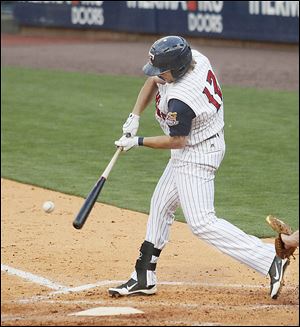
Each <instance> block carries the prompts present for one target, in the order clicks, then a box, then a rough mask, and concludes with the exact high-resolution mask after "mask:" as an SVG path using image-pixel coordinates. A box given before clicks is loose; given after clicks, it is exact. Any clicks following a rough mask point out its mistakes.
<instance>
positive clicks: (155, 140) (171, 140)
mask: <svg viewBox="0 0 300 327" xmlns="http://www.w3.org/2000/svg"><path fill="white" fill-rule="evenodd" d="M186 141H187V138H186V137H185V136H175V137H171V136H168V135H161V136H150V137H144V139H143V145H144V146H147V147H149V148H153V149H181V148H183V147H184V146H185V145H186Z"/></svg>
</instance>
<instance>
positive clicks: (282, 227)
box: [266, 215, 296, 259]
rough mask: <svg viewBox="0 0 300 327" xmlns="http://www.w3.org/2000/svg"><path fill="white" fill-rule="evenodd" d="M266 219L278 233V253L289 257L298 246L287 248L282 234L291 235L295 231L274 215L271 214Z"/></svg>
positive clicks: (283, 256) (283, 257)
mask: <svg viewBox="0 0 300 327" xmlns="http://www.w3.org/2000/svg"><path fill="white" fill-rule="evenodd" d="M266 221H267V223H268V224H269V225H270V226H271V228H272V229H273V230H274V231H275V232H277V233H278V237H276V238H275V250H276V254H277V255H278V256H279V257H280V258H282V259H285V258H289V257H290V256H291V255H293V253H294V252H295V250H296V247H293V248H289V249H286V248H285V247H284V243H283V241H282V239H281V234H286V235H291V234H292V233H293V231H292V229H291V227H290V226H289V225H288V224H286V223H285V222H283V221H281V220H279V219H278V218H276V217H274V216H272V215H269V216H268V217H267V218H266Z"/></svg>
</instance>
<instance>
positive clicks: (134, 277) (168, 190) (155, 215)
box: [109, 164, 179, 296]
mask: <svg viewBox="0 0 300 327" xmlns="http://www.w3.org/2000/svg"><path fill="white" fill-rule="evenodd" d="M178 201H179V199H178V194H177V190H176V186H175V182H174V176H173V168H172V166H171V165H170V164H168V165H167V167H166V169H165V171H164V173H163V175H162V176H161V178H160V180H159V182H158V184H157V186H156V188H155V191H154V193H153V196H152V199H151V205H150V213H149V218H148V223H147V231H146V237H145V241H144V242H143V243H142V245H141V248H140V256H139V258H138V259H137V261H136V265H135V270H134V271H133V273H132V274H131V278H130V280H129V281H128V282H126V283H125V284H123V285H120V286H118V287H116V288H110V289H109V294H110V295H116V296H118V295H130V294H153V293H155V292H156V283H157V278H156V271H155V269H156V263H157V260H158V257H159V255H160V252H161V250H162V249H163V247H164V246H165V245H166V243H167V242H168V240H169V233H170V227H171V225H172V223H173V222H174V212H175V211H176V209H177V207H178V204H179V202H178Z"/></svg>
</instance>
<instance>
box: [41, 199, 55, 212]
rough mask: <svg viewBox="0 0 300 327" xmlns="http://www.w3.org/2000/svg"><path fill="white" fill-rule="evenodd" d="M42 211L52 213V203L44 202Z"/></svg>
mask: <svg viewBox="0 0 300 327" xmlns="http://www.w3.org/2000/svg"><path fill="white" fill-rule="evenodd" d="M43 209H44V211H45V212H47V213H50V212H52V211H53V210H54V203H53V202H52V201H46V202H44V204H43Z"/></svg>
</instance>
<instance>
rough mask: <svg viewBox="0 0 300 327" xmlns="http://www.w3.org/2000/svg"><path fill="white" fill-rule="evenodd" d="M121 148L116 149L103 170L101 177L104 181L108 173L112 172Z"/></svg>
mask: <svg viewBox="0 0 300 327" xmlns="http://www.w3.org/2000/svg"><path fill="white" fill-rule="evenodd" d="M121 151H122V148H117V151H116V152H115V154H114V156H113V157H112V158H111V160H110V162H109V164H108V165H107V167H106V168H105V170H104V172H103V174H102V177H104V178H105V179H107V177H108V175H109V173H110V171H111V170H112V168H113V166H114V164H115V163H116V161H117V159H118V156H119V154H120V153H121Z"/></svg>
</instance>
